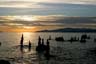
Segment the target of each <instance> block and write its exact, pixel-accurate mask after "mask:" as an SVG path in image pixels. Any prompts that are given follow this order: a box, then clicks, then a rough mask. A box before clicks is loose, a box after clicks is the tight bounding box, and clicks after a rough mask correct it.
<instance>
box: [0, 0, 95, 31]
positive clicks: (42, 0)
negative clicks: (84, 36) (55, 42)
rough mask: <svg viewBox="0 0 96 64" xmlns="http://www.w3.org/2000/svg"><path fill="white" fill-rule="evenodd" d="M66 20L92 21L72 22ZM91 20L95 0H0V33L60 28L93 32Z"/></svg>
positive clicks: (93, 25) (92, 19) (93, 22)
mask: <svg viewBox="0 0 96 64" xmlns="http://www.w3.org/2000/svg"><path fill="white" fill-rule="evenodd" d="M38 15H39V17H38ZM3 16H4V17H3ZM13 16H14V17H13ZM34 16H36V17H34ZM54 16H55V17H54ZM65 16H69V18H65ZM70 16H71V17H77V16H78V17H94V18H75V19H74V18H70ZM95 17H96V0H0V31H16V30H19V31H24V30H25V28H26V31H30V29H34V30H33V31H36V30H41V29H49V28H51V29H54V28H64V27H83V28H85V27H86V28H96V19H95ZM38 18H39V20H38V22H37V21H36V20H37V19H38ZM40 20H41V21H40ZM46 25H47V26H46ZM53 25H54V26H53ZM38 26H39V27H38ZM41 26H46V27H43V28H42V27H41ZM52 27H53V28H52ZM13 29H14V30H13ZM21 29H22V30H21ZM31 31H32V30H31Z"/></svg>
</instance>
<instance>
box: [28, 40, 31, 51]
mask: <svg viewBox="0 0 96 64" xmlns="http://www.w3.org/2000/svg"><path fill="white" fill-rule="evenodd" d="M28 49H29V51H31V42H30V41H29V45H28Z"/></svg>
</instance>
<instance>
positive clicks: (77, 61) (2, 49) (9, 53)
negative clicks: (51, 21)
mask: <svg viewBox="0 0 96 64" xmlns="http://www.w3.org/2000/svg"><path fill="white" fill-rule="evenodd" d="M22 34H23V35H24V45H28V43H29V40H30V41H31V43H32V48H31V51H29V50H28V48H27V46H25V47H24V51H23V52H21V51H20V49H19V48H20V47H19V45H20V40H21V36H22ZM82 34H87V35H88V36H90V39H88V40H87V42H86V43H80V42H72V43H71V42H57V41H55V38H56V37H59V36H62V37H63V38H64V39H65V40H68V39H70V38H71V37H75V36H76V37H79V38H80V37H81V35H82ZM39 36H41V38H43V39H44V43H45V44H46V40H47V39H48V38H49V36H51V38H52V39H51V40H50V41H49V42H50V48H51V50H50V53H51V54H52V55H55V56H56V57H55V58H51V59H50V60H46V59H45V58H44V56H43V55H39V54H38V53H37V52H36V51H35V50H36V46H37V43H38V37H39ZM94 38H96V33H55V32H53V33H46V32H40V33H39V32H38V33H31V32H24V33H12V32H1V33H0V42H1V46H0V59H4V60H8V61H10V63H11V64H72V63H73V64H95V59H96V58H95V55H94V54H91V53H90V52H89V50H90V49H93V48H95V47H96V43H95V42H94ZM86 55H87V56H86Z"/></svg>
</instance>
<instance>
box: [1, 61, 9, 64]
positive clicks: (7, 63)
mask: <svg viewBox="0 0 96 64" xmlns="http://www.w3.org/2000/svg"><path fill="white" fill-rule="evenodd" d="M0 64H10V62H9V61H7V60H0Z"/></svg>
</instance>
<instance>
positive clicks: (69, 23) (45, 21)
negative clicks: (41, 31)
mask: <svg viewBox="0 0 96 64" xmlns="http://www.w3.org/2000/svg"><path fill="white" fill-rule="evenodd" d="M35 17H37V18H38V20H34V21H26V20H25V21H24V20H19V19H20V18H19V19H18V20H16V19H14V20H13V19H12V18H9V19H8V18H7V19H6V16H5V17H0V20H1V21H0V26H8V27H13V28H14V27H15V28H20V27H24V26H30V27H34V26H42V27H43V26H59V27H60V26H61V27H82V28H96V20H95V19H96V17H65V16H63V15H59V16H58V15H51V16H50V15H49V16H35ZM21 18H22V16H21ZM2 20H3V21H2Z"/></svg>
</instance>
